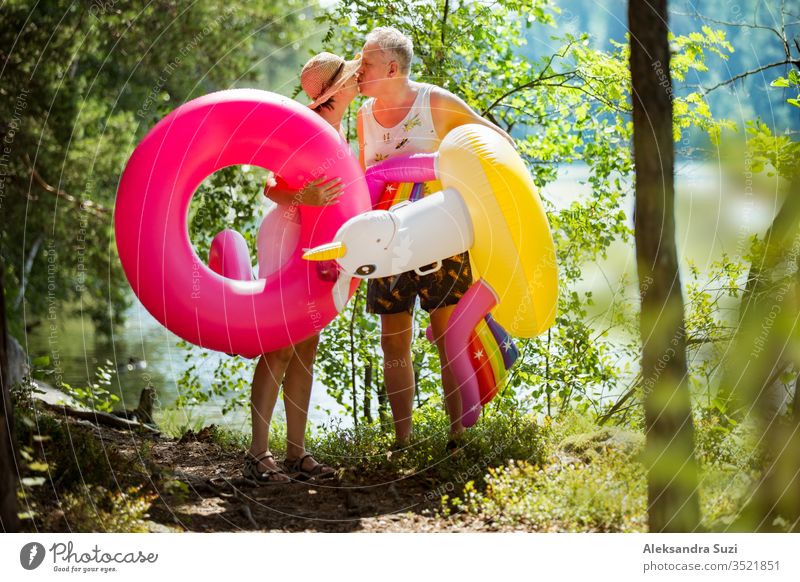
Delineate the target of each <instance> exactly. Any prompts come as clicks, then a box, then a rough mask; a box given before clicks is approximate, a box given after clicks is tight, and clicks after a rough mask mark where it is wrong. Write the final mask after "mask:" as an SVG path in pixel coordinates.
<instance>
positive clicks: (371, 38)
mask: <svg viewBox="0 0 800 582" xmlns="http://www.w3.org/2000/svg"><path fill="white" fill-rule="evenodd" d="M413 55H414V49H413V44H412V42H411V40H410V39H409V38H408V37H406V36H405V35H403V34H402V33H401V32H400V31H398V30H397V29H395V28H390V27H380V28H376V29H375V30H373V31H372V32H371V33H369V34H368V35H367V38H366V42H365V44H364V47H363V49H362V63H361V68H360V70H359V73H358V86H359V90H360V91H361V93H362V94H363V95H365V96H367V97H371V99H368V100H367V101H366V102H365V103H364V105H362V107H361V109H360V110H359V111H358V126H357V129H358V143H359V152H360V160H361V165H362V167H364V168H365V169H366V168H368V167H370V166H372V165H374V164H377V163H378V162H381V161H383V160H386V159H389V158H391V157H393V156H402V155H407V154H415V153H432V152H435V151H437V150H438V148H439V144H440V143H441V140H442V139H443V138H444V136H446V135H447V133H448V132H449V131H450V130H451V129H453V128H456V127H458V126H460V125H464V124H467V123H479V124H481V125H485V126H487V127H490V128H492V129H493V130H495V131H497V132H499V133H500V134H502V135H503V136H504V137H505V138H506V139H507V140H508V141H509V142H511V143H512V144H513V143H514V141H513V139H512V138H511V137H510V136H509V135H508V134H507V133H506V132H504V131H503V130H502V129H500V128H499V127H497V126H496V125H494V124H493V123H491V122H489V121H487V120H485V119H483V118H482V117H481V116H479V115H478V114H477V113H475V112H474V111H473V110H472V109H471V108H470V107H469V106H468V105H467V104H466V103H464V101H463V100H461V99H460V98H458V97H456V96H455V95H453V94H452V93H450V92H449V91H447V90H445V89H442V88H440V87H436V86H434V85H429V84H427V83H418V82H416V81H412V80H411V79H410V78H409V71H410V66H411V59H412V58H413ZM425 186H426V188H425V191H426V193H429V192H435V191H436V190H438V189H439V187H438V183H430V182H429V183H427V184H426V185H425ZM471 284H472V274H471V271H470V263H469V255H468V253H463V254H461V255H457V256H454V257H450V258H448V259H445V260H443V261H442V266H441V268H440V269H439V270H437V271H436V272H433V273H430V274H427V275H418V274H417V273H415V272H414V271H409V272H406V273H402V274H400V275H398V276H393V277H387V278H385V279H373V280H370V281H369V286H368V290H367V309H368V311H369V312H370V313H377V314H379V315H380V316H381V347H382V349H383V356H384V378H385V381H386V392H387V394H388V396H389V403H390V405H391V407H392V415H393V418H394V427H395V436H396V443H395V449H397V448H401V447H404V446H406V445H407V443H408V441H409V438H410V436H411V411H412V407H413V397H414V371H413V368H412V361H411V341H412V319H413V318H412V314H413V309H414V304H415V301H416V297H417V296H419V298H420V305H421V306H422V308H423V309H425V310H426V311H428V312H429V313H430V319H431V326H432V329H433V335H434V339H435V341H436V347H437V349H438V352H439V359H440V362H441V369H442V385H443V388H444V398H445V406H446V409H447V413H448V415H449V417H450V439H449V441H448V443H447V450H448V451H449V452H456V451H457V450H458V449H459V447H460V436H461V433H462V432H463V431H464V427H463V426H462V424H461V399H460V396H459V393H458V386H456V384H455V380H454V378H453V376H452V373H451V372H450V369H449V367H448V364H447V358H446V355H445V350H444V337H443V334H444V331H445V329H446V326H447V321H448V319H449V318H450V314H451V313H452V311H453V309H454V308H455V305H456V304H457V303H458V300H459V299H460V298H461V296H462V295H463V294H464V293H465V292H466V291H467V289H468V288H469V286H470V285H471Z"/></svg>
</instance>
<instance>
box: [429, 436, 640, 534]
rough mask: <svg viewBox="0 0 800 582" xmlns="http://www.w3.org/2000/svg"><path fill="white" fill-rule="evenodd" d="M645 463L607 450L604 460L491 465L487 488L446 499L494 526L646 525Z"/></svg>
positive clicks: (618, 528)
mask: <svg viewBox="0 0 800 582" xmlns="http://www.w3.org/2000/svg"><path fill="white" fill-rule="evenodd" d="M646 491H647V485H646V479H645V472H644V468H643V467H642V465H641V464H640V463H636V462H631V459H630V457H629V456H627V455H624V454H622V453H619V452H616V451H609V452H607V453H606V454H605V456H604V458H603V459H602V460H598V462H592V463H588V464H583V463H579V462H575V463H567V464H552V465H549V466H547V467H540V466H537V465H534V464H531V463H528V462H525V461H517V462H514V463H509V464H508V465H506V466H505V467H501V468H499V469H490V470H489V478H488V479H487V487H486V492H485V493H480V492H479V491H478V490H476V489H475V488H474V487H468V488H467V489H466V491H465V492H464V499H463V500H462V499H454V500H445V501H449V502H450V503H451V505H453V506H455V507H456V508H457V509H459V510H462V511H465V512H467V513H468V514H471V515H475V516H478V517H481V518H483V519H485V520H489V521H490V523H492V524H495V525H496V526H499V527H502V526H517V527H518V526H525V527H526V529H534V530H536V531H601V532H623V531H624V532H631V531H638V532H641V531H646V524H647V519H646V514H647V511H646V510H647V503H646V500H647V494H646Z"/></svg>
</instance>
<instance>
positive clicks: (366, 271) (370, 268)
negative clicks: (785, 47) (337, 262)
mask: <svg viewBox="0 0 800 582" xmlns="http://www.w3.org/2000/svg"><path fill="white" fill-rule="evenodd" d="M375 269H377V267H376V266H375V265H361V266H360V267H359V268H358V269H356V275H361V276H362V277H366V276H367V275H372V273H374V272H375Z"/></svg>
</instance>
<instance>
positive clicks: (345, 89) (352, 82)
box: [336, 75, 358, 104]
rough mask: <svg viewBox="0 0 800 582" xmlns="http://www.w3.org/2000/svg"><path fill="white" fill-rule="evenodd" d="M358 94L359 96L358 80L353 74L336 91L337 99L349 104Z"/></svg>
mask: <svg viewBox="0 0 800 582" xmlns="http://www.w3.org/2000/svg"><path fill="white" fill-rule="evenodd" d="M356 96H358V81H357V80H356V75H353V76H352V77H350V78H349V79H348V80H347V81H346V82H345V84H344V85H342V88H341V89H339V91H337V92H336V100H337V101H340V102H341V103H347V104H349V103H350V102H351V101H352V100H353V99H355V98H356Z"/></svg>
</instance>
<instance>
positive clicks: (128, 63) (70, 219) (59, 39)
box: [0, 0, 311, 336]
mask: <svg viewBox="0 0 800 582" xmlns="http://www.w3.org/2000/svg"><path fill="white" fill-rule="evenodd" d="M306 7H307V3H306V2H302V3H301V2H299V1H297V0H287V1H283V2H247V1H245V0H233V1H226V2H220V1H217V0H201V1H199V2H192V3H191V4H189V5H185V4H184V3H182V2H178V1H176V0H158V1H157V2H151V3H148V4H147V5H145V6H139V5H137V4H134V3H125V2H113V3H108V2H86V3H74V2H68V1H66V0H53V1H49V2H46V3H41V2H39V3H34V2H30V1H28V0H12V1H11V2H6V3H4V5H3V26H2V28H1V29H0V46H2V47H3V48H2V49H0V56H1V57H2V61H3V63H4V67H3V71H2V73H1V74H2V83H1V84H0V96H1V97H2V99H0V120H2V122H0V137H2V139H3V140H4V141H3V143H4V146H5V147H6V150H4V152H3V154H4V155H3V160H2V164H3V182H2V200H3V202H2V204H0V211H2V223H3V229H2V232H1V233H0V237H2V238H1V239H0V249H2V253H3V258H4V259H5V261H4V264H5V269H6V272H5V273H4V275H5V284H6V299H7V300H6V305H7V309H8V310H9V321H10V325H11V328H12V331H13V332H14V333H15V334H16V335H18V336H21V335H22V333H21V332H22V329H21V326H22V322H23V321H24V322H26V323H31V322H32V321H36V320H46V321H47V322H48V323H56V322H58V320H59V319H61V318H62V317H66V316H70V315H72V313H71V311H72V309H71V308H70V307H69V306H77V309H79V310H80V315H82V316H87V317H88V318H89V319H90V320H91V322H92V323H93V324H94V326H95V328H96V329H97V330H98V331H100V332H102V333H105V334H106V335H108V336H110V332H111V328H112V321H114V322H118V321H119V318H120V317H121V314H122V313H123V311H124V310H125V308H126V307H127V306H128V304H129V302H130V298H131V294H130V290H129V288H128V286H127V285H126V284H125V276H124V275H123V273H122V269H121V266H120V264H119V261H118V260H117V259H116V253H115V250H114V243H113V222H112V217H113V204H114V198H115V194H116V189H117V185H118V183H119V177H120V174H121V172H122V170H123V168H124V165H125V162H126V160H127V158H128V156H129V155H130V153H131V151H132V150H133V147H134V146H135V144H136V143H137V141H138V140H139V139H141V137H143V136H144V134H145V132H146V131H147V130H148V129H149V128H150V127H151V126H152V125H153V124H154V123H155V122H156V121H157V120H158V119H160V118H161V117H163V116H164V115H165V114H166V113H167V112H169V111H171V110H172V109H174V108H175V107H177V106H178V105H180V104H181V103H183V102H185V101H187V100H189V99H192V98H194V97H197V96H199V95H202V94H205V93H209V92H211V91H215V90H218V89H224V88H228V87H230V86H232V85H233V84H238V83H241V84H244V85H248V86H252V85H253V84H254V83H257V82H258V80H259V79H260V78H262V77H263V74H264V72H265V69H266V68H267V67H271V66H273V64H274V65H275V66H284V65H283V63H272V62H271V61H269V62H267V64H266V65H260V66H254V63H259V62H261V60H262V58H263V55H265V54H267V55H269V54H273V53H274V52H275V50H277V49H279V48H280V47H283V46H285V45H286V43H291V42H292V41H293V40H295V39H299V38H303V37H304V36H305V35H306V33H307V32H308V30H309V28H310V22H309V21H308V20H307V19H306V18H305V15H306V11H307V10H310V9H311V7H308V8H306ZM270 72H271V71H270ZM131 219H133V217H131ZM23 287H24V302H23V301H22V298H21V297H20V295H21V293H22V291H23ZM23 308H24V309H25V314H26V315H25V317H23V316H22V313H23V311H22V310H23Z"/></svg>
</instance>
